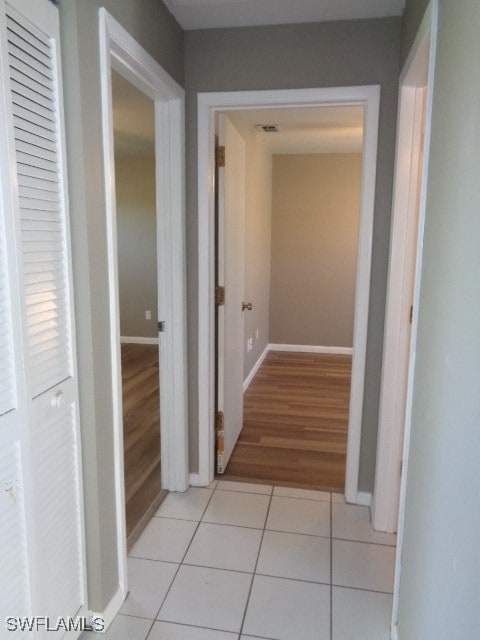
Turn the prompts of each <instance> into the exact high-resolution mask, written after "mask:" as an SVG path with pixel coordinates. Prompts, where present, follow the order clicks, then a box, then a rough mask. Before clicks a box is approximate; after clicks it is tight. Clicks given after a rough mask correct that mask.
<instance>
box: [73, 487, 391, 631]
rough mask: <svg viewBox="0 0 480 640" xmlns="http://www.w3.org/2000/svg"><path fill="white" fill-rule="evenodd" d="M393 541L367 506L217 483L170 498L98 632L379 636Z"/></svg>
mask: <svg viewBox="0 0 480 640" xmlns="http://www.w3.org/2000/svg"><path fill="white" fill-rule="evenodd" d="M395 544H396V539H395V536H393V535H389V534H384V533H377V532H375V531H373V529H372V527H371V525H370V515H369V510H368V508H366V507H357V506H352V505H347V504H345V500H344V499H343V498H342V496H338V495H335V494H333V495H330V494H329V493H327V492H323V491H306V490H299V489H288V488H284V487H275V488H273V490H272V487H270V486H267V485H253V484H243V483H238V482H227V481H223V480H222V481H220V482H218V483H217V482H215V483H213V485H212V486H211V487H210V488H208V489H195V488H191V489H190V490H189V491H187V492H186V493H184V494H170V495H169V496H167V498H166V500H165V501H164V503H163V504H162V506H161V507H160V509H159V510H158V511H157V513H156V514H155V517H154V518H153V519H152V521H151V522H150V524H149V525H148V527H147V528H146V529H145V531H144V533H143V534H142V536H141V538H140V539H139V540H138V542H137V544H136V545H135V546H134V548H133V549H132V552H131V554H130V558H129V567H128V570H129V583H130V584H129V588H130V593H129V596H128V598H127V600H126V601H125V603H124V605H123V607H122V609H121V611H120V614H119V615H118V616H117V618H116V619H115V621H114V622H113V624H112V626H111V627H110V629H109V631H108V632H107V634H106V636H104V637H105V638H107V639H108V640H146V639H147V638H148V640H255V639H258V640H387V639H388V638H389V637H390V634H389V625H390V615H391V608H392V595H391V594H392V591H393V572H394V560H395ZM93 636H94V634H93V633H84V634H83V635H82V640H92V637H93ZM96 637H98V636H96Z"/></svg>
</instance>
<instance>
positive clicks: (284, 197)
mask: <svg viewBox="0 0 480 640" xmlns="http://www.w3.org/2000/svg"><path fill="white" fill-rule="evenodd" d="M361 172H362V156H361V154H358V153H356V154H354V153H339V154H308V155H303V154H286V155H276V156H274V157H273V196H272V277H271V289H270V311H271V313H270V342H271V343H274V344H296V345H317V346H324V347H351V346H352V343H353V315H354V305H355V276H356V273H357V264H356V263H357V246H358V220H359V210H360V186H361Z"/></svg>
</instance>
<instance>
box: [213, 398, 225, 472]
mask: <svg viewBox="0 0 480 640" xmlns="http://www.w3.org/2000/svg"><path fill="white" fill-rule="evenodd" d="M224 426H225V419H224V416H223V411H218V410H217V411H216V412H215V433H216V435H217V473H223V472H224V471H225V467H224V446H225V439H224V435H225V431H224Z"/></svg>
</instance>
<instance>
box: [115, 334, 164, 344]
mask: <svg viewBox="0 0 480 640" xmlns="http://www.w3.org/2000/svg"><path fill="white" fill-rule="evenodd" d="M120 342H121V343H122V344H158V338H140V337H136V336H121V337H120Z"/></svg>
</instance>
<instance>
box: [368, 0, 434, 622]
mask: <svg viewBox="0 0 480 640" xmlns="http://www.w3.org/2000/svg"><path fill="white" fill-rule="evenodd" d="M438 4H439V2H438V0H431V2H430V4H429V5H428V7H427V10H426V12H425V16H424V18H423V20H422V23H421V25H420V29H419V31H418V33H417V37H416V38H415V41H414V44H413V47H412V49H411V50H410V53H409V56H408V58H407V62H406V64H405V66H404V69H403V70H402V73H401V76H400V82H401V85H403V84H405V80H406V77H407V75H408V70H409V69H411V68H412V67H413V65H414V61H415V58H416V57H417V54H418V52H419V50H420V46H421V43H422V42H423V40H424V38H425V35H426V34H428V33H429V34H430V47H429V52H428V81H427V85H428V91H427V108H426V119H425V142H424V153H423V166H422V188H421V193H420V203H419V219H418V234H417V235H418V237H417V261H416V265H415V274H414V290H413V318H412V334H411V339H410V357H409V364H408V374H407V375H408V377H407V379H408V382H407V390H406V401H405V405H406V408H405V428H404V437H403V454H402V459H403V472H402V477H401V480H400V501H399V503H400V504H399V515H398V534H397V550H396V558H395V583H394V589H393V608H392V624H391V629H392V630H393V629H396V627H397V621H398V620H397V619H398V604H399V595H400V575H401V566H402V550H403V535H404V523H405V500H406V491H407V481H408V458H409V450H410V432H411V416H412V399H413V386H414V371H415V353H416V339H417V331H416V328H417V326H418V307H419V301H420V276H421V272H422V246H423V235H424V227H425V205H426V194H427V182H428V163H429V155H430V134H431V121H432V117H431V110H432V104H433V90H434V79H435V59H436V47H437V33H438ZM375 500H376V498H375Z"/></svg>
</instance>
